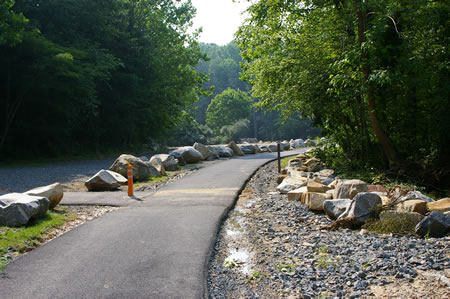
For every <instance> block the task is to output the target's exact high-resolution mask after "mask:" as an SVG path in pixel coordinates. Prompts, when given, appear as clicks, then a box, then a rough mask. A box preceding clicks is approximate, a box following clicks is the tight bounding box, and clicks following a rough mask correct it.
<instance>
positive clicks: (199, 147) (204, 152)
mask: <svg viewBox="0 0 450 299" xmlns="http://www.w3.org/2000/svg"><path fill="white" fill-rule="evenodd" d="M193 147H194V148H195V149H196V150H198V151H199V152H200V154H202V157H203V160H207V159H208V158H209V156H211V151H210V150H209V149H208V147H207V146H205V145H203V144H201V143H198V142H196V143H194V145H193Z"/></svg>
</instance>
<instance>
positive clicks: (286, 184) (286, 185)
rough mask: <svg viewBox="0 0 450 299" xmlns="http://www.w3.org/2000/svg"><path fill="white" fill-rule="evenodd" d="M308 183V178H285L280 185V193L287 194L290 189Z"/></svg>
mask: <svg viewBox="0 0 450 299" xmlns="http://www.w3.org/2000/svg"><path fill="white" fill-rule="evenodd" d="M306 184H307V179H306V178H301V177H292V176H290V177H287V178H285V179H284V180H283V182H282V183H281V184H280V185H278V187H277V190H278V191H279V192H280V193H284V194H286V193H288V192H289V191H292V190H294V189H297V188H300V187H303V186H306Z"/></svg>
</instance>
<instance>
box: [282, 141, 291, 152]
mask: <svg viewBox="0 0 450 299" xmlns="http://www.w3.org/2000/svg"><path fill="white" fill-rule="evenodd" d="M280 147H281V150H282V151H288V150H289V149H290V148H291V144H290V143H289V142H287V141H282V142H280Z"/></svg>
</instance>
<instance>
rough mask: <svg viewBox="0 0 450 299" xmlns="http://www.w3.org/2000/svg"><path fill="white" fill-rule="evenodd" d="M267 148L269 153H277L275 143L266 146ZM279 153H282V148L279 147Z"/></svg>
mask: <svg viewBox="0 0 450 299" xmlns="http://www.w3.org/2000/svg"><path fill="white" fill-rule="evenodd" d="M267 148H268V149H269V151H270V152H272V153H276V152H278V144H276V143H271V144H268V145H267ZM280 151H283V148H282V147H281V146H280Z"/></svg>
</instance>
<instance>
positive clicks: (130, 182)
mask: <svg viewBox="0 0 450 299" xmlns="http://www.w3.org/2000/svg"><path fill="white" fill-rule="evenodd" d="M127 175H128V196H134V190H133V167H132V166H131V164H128V168H127Z"/></svg>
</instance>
